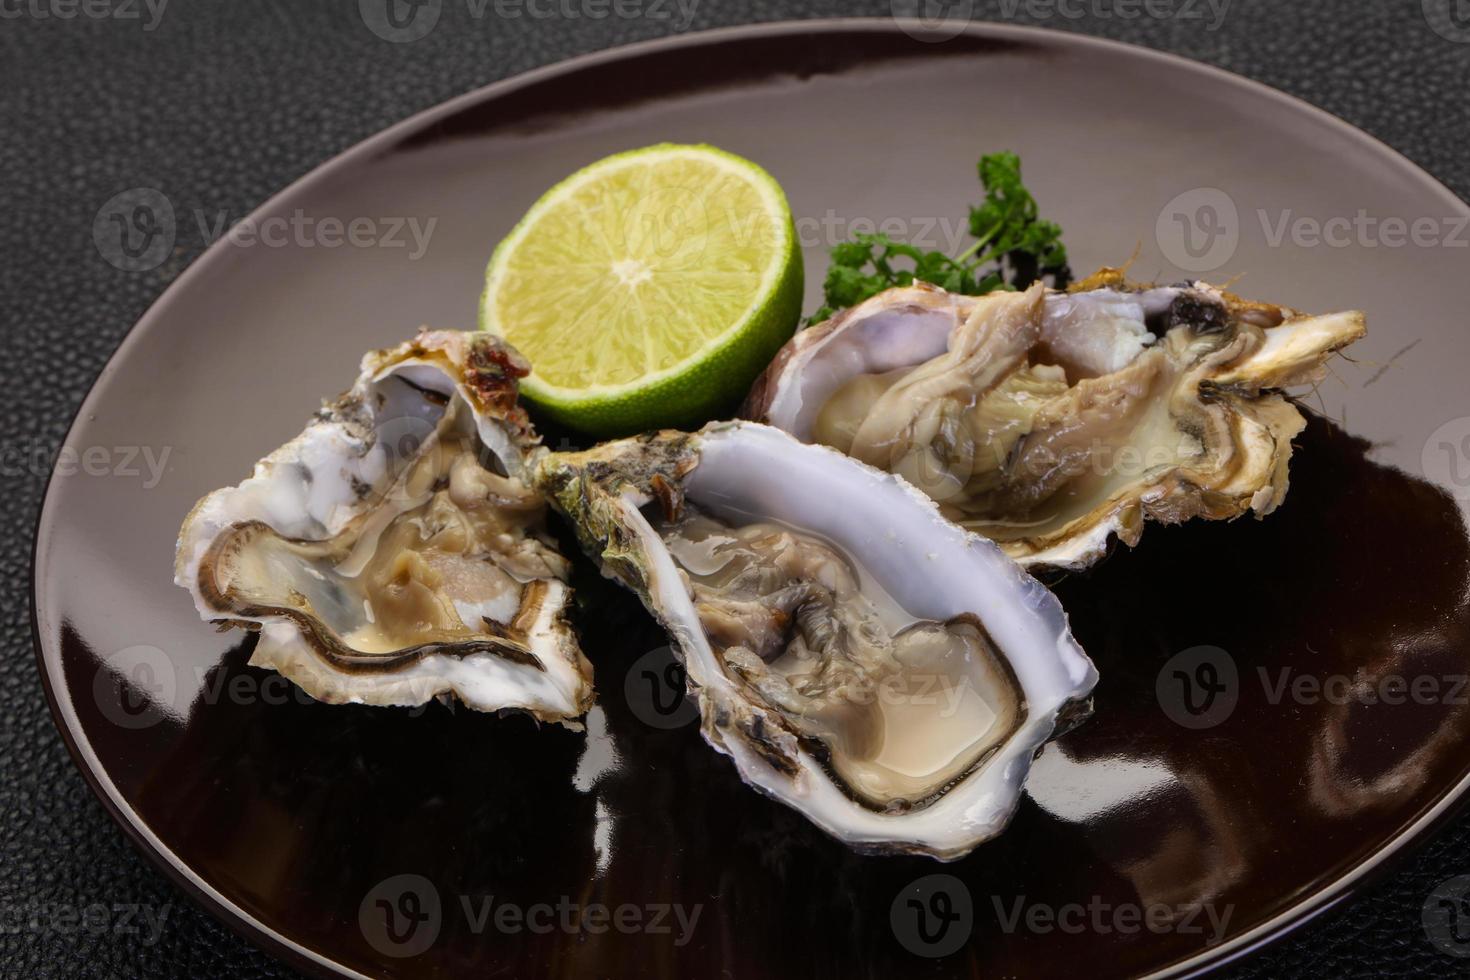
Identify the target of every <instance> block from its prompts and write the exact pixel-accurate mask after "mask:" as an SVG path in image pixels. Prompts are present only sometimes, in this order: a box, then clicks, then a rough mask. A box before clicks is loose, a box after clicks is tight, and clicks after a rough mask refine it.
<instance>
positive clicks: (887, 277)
mask: <svg viewBox="0 0 1470 980" xmlns="http://www.w3.org/2000/svg"><path fill="white" fill-rule="evenodd" d="M978 169H979V173H980V183H981V185H982V186H983V187H984V188H985V201H984V203H983V204H980V205H979V206H971V208H970V220H969V230H970V234H971V235H973V236H974V237H975V241H974V242H973V243H972V244H971V245H970V247H969V248H967V249H965V250H964V251H963V252H961V253H960V254H959V255H956V256H954V257H950V256H948V255H945V254H944V253H943V252H940V251H935V250H925V249H922V248H919V247H918V246H917V245H910V244H908V243H906V242H900V241H895V240H894V239H893V238H891V237H890V236H888V235H885V234H883V233H882V232H878V233H876V234H857V235H854V236H853V237H852V241H848V242H843V243H841V244H840V245H837V246H836V247H834V248H833V249H832V264H831V266H830V267H829V268H828V269H827V278H826V279H825V280H824V281H823V283H822V290H823V293H824V296H825V299H826V303H825V305H823V306H822V308H821V309H819V310H817V312H815V313H813V314H812V315H811V318H810V319H809V320H808V322H809V323H817V322H819V321H821V320H825V319H827V318H828V317H830V316H831V315H832V314H833V313H835V312H836V311H837V310H840V309H843V308H845V307H848V306H853V305H855V304H857V303H861V302H862V301H863V300H865V299H867V298H868V297H870V296H874V295H876V294H878V293H881V292H882V291H883V290H885V289H889V288H891V287H893V286H908V285H912V284H913V283H914V281H915V280H920V281H923V282H929V283H933V284H934V285H936V286H940V287H942V288H944V289H947V290H949V291H950V292H954V293H964V294H966V295H969V296H981V295H984V294H985V293H988V292H991V291H992V290H996V289H1015V288H1018V287H1021V286H1029V285H1030V284H1031V283H1032V282H1035V281H1036V279H1037V278H1038V277H1041V276H1048V277H1050V278H1051V279H1052V284H1053V285H1055V286H1058V287H1060V286H1064V285H1066V282H1067V279H1068V278H1069V277H1070V275H1071V270H1069V269H1068V268H1067V248H1066V246H1065V245H1063V244H1062V229H1061V226H1059V225H1058V224H1057V223H1056V222H1054V221H1047V220H1045V219H1043V218H1041V217H1040V216H1039V214H1038V210H1037V206H1036V198H1034V197H1032V196H1031V192H1030V191H1029V190H1027V189H1026V185H1025V184H1023V183H1022V182H1021V158H1020V157H1018V156H1016V154H1014V153H988V154H986V155H985V156H982V157H981V158H980V165H979V168H978Z"/></svg>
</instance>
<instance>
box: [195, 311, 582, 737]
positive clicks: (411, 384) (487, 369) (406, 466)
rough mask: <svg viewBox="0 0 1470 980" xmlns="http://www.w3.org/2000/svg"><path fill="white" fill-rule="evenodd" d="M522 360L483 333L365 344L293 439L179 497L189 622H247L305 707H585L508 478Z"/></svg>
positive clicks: (532, 527)
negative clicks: (378, 346)
mask: <svg viewBox="0 0 1470 980" xmlns="http://www.w3.org/2000/svg"><path fill="white" fill-rule="evenodd" d="M525 372H526V365H525V364H524V362H523V361H522V360H521V359H520V357H519V355H517V354H516V353H515V351H514V350H513V349H511V348H510V347H508V346H507V345H506V344H505V343H504V342H503V341H500V340H497V339H496V338H493V337H491V336H489V335H484V334H468V333H457V332H452V331H424V332H421V333H420V334H419V336H418V337H417V338H416V339H415V340H413V341H411V342H409V343H406V344H403V345H401V346H399V347H396V348H393V349H391V350H384V351H376V352H373V353H370V354H368V355H367V356H366V357H365V358H364V359H363V362H362V373H361V375H360V376H359V377H358V379H357V382H356V384H354V385H353V387H352V388H351V390H349V391H348V392H346V393H345V394H343V395H342V396H340V397H339V398H337V399H336V400H334V401H331V402H328V403H326V404H325V405H324V406H323V407H322V409H321V411H320V412H318V413H317V415H316V417H315V418H314V419H313V420H312V422H311V424H310V425H309V426H307V428H306V430H305V431H304V432H302V433H301V435H300V436H298V437H297V438H296V439H294V440H292V441H291V442H289V443H287V444H286V445H285V446H282V447H281V448H280V449H278V450H276V451H275V452H274V453H272V454H271V455H269V456H267V457H266V458H265V459H263V460H261V461H260V462H259V463H258V464H256V467H255V473H254V475H253V476H252V477H251V478H250V479H248V480H246V481H245V482H243V483H241V484H240V485H238V486H235V487H229V488H226V489H223V490H217V491H215V492H214V493H211V494H209V495H208V496H206V497H205V498H204V499H203V500H201V501H200V502H199V503H198V504H197V505H196V506H195V508H194V510H193V511H192V512H191V513H190V514H189V516H188V518H187V519H186V520H185V522H184V525H183V528H182V530H181V531H180V535H179V542H178V551H177V557H176V564H175V579H176V581H177V582H178V584H179V585H181V586H183V587H184V588H186V589H188V590H189V592H190V594H191V595H192V596H193V597H194V603H195V606H196V607H197V609H198V610H199V614H200V615H201V616H202V617H204V618H205V619H208V620H212V621H216V622H220V623H222V624H225V625H234V626H244V627H246V628H249V629H254V630H258V631H259V634H260V636H259V640H258V642H257V644H256V647H255V650H254V652H253V654H252V656H251V659H250V662H251V664H253V665H255V666H259V667H266V668H271V669H274V670H277V671H279V672H281V673H282V674H284V675H286V676H287V677H288V678H290V679H291V680H292V681H293V682H295V683H296V684H298V685H299V686H300V687H302V688H303V689H304V690H305V691H306V692H307V693H308V694H310V695H311V696H312V697H314V698H317V699H318V700H321V701H328V702H362V703H367V704H378V705H412V704H422V703H424V702H426V701H427V700H429V699H430V698H433V697H437V696H440V695H447V694H452V695H454V696H456V697H458V698H459V699H460V700H462V701H464V702H465V703H466V704H468V705H469V706H470V707H472V708H477V709H480V710H487V711H488V710H498V709H502V708H512V709H520V710H524V711H526V712H529V713H531V714H533V715H535V716H536V717H538V718H540V719H543V720H548V721H562V722H569V721H570V720H571V719H574V718H576V717H577V716H579V715H581V714H583V713H585V712H586V710H587V709H588V708H589V707H590V706H591V703H592V668H591V665H590V664H589V663H588V662H587V660H586V658H585V657H583V655H582V653H581V651H580V649H579V647H578V645H577V641H576V637H575V635H574V633H573V632H572V629H571V626H570V624H569V623H568V622H567V620H566V616H565V610H566V606H567V603H568V600H569V598H570V590H569V589H568V587H567V585H566V578H567V575H568V572H569V566H568V564H567V561H566V559H565V558H563V557H562V556H561V555H560V554H558V553H557V551H556V549H555V547H554V545H553V544H552V543H551V541H550V539H549V538H547V537H546V535H545V533H544V524H543V522H544V517H545V510H546V506H545V502H544V500H543V499H542V497H541V496H540V495H539V494H538V493H537V492H536V491H535V490H534V489H532V488H531V487H530V486H529V485H528V484H527V483H526V482H524V480H523V475H524V468H525V455H524V454H525V452H526V451H528V450H530V449H532V448H533V447H534V446H535V443H536V438H535V436H534V434H533V433H532V431H531V428H530V424H529V422H528V420H527V419H526V416H525V413H524V411H523V410H522V409H521V408H520V407H519V406H518V404H517V402H516V382H517V379H518V378H519V377H521V376H524V374H525Z"/></svg>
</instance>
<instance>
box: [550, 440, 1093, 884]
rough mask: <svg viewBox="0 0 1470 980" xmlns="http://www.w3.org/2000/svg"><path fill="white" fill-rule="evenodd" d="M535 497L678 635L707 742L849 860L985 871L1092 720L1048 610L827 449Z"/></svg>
mask: <svg viewBox="0 0 1470 980" xmlns="http://www.w3.org/2000/svg"><path fill="white" fill-rule="evenodd" d="M533 479H534V480H535V482H536V484H537V485H538V486H539V487H541V488H542V489H543V490H544V491H545V492H546V493H547V495H548V496H549V497H550V498H551V500H552V503H553V504H554V505H555V506H556V507H557V508H558V509H559V510H561V511H563V512H564V513H565V514H566V515H567V517H568V518H569V519H570V520H571V522H572V523H573V525H574V526H575V527H576V530H577V534H578V536H579V539H580V540H581V542H582V544H583V546H584V548H585V550H586V551H587V552H588V554H590V555H591V556H592V557H593V558H594V559H596V560H597V561H598V563H599V564H600V565H601V567H602V569H603V571H604V573H605V574H607V575H609V576H610V577H612V578H615V579H617V580H619V581H621V582H622V583H623V584H624V585H626V586H628V587H629V588H631V589H633V590H634V591H635V592H637V593H638V595H639V596H640V597H641V598H642V599H643V601H644V603H645V604H646V605H647V606H648V608H649V610H650V611H651V612H652V613H653V614H654V615H655V616H656V617H657V618H658V619H659V620H660V622H661V623H662V624H663V625H664V626H665V628H667V629H668V631H669V632H670V634H671V635H672V637H673V639H674V641H675V645H676V647H677V650H678V654H679V657H680V659H681V660H682V662H683V664H684V667H685V673H686V678H687V682H688V689H689V693H690V696H691V697H693V698H694V699H695V700H696V703H697V705H698V708H699V711H700V716H701V719H702V726H701V730H702V733H703V735H704V737H705V739H706V740H707V741H708V742H709V743H710V744H711V745H712V746H714V747H715V748H716V749H717V750H719V751H720V752H723V753H725V754H727V755H729V756H730V757H731V758H732V759H733V760H734V762H735V765H736V767H737V769H738V770H739V772H740V775H741V777H742V778H743V779H744V780H745V781H746V782H747V783H749V784H750V785H752V786H754V787H755V788H756V789H758V790H760V791H761V792H763V793H765V794H767V795H769V796H771V797H773V798H775V799H777V800H779V801H781V802H783V803H785V804H787V805H789V806H791V807H794V808H795V809H797V810H798V811H800V812H801V813H802V814H804V815H805V816H807V817H808V818H809V819H811V820H812V821H813V822H814V823H816V824H817V825H818V826H820V827H821V828H823V829H824V830H826V831H827V832H828V833H830V834H832V835H834V836H836V837H838V838H840V839H841V840H843V841H845V842H847V843H849V844H850V845H852V846H854V847H857V848H859V849H863V850H870V851H887V852H911V853H921V854H928V855H932V856H934V857H937V858H940V859H943V860H953V859H955V858H958V857H960V856H962V855H964V854H966V853H968V852H969V851H970V850H971V849H972V848H974V847H975V846H976V844H978V843H979V842H981V841H983V840H986V839H988V838H990V837H992V836H994V835H995V834H998V833H999V832H1000V831H1001V830H1002V829H1003V828H1004V826H1005V825H1006V823H1007V822H1008V821H1009V819H1010V816H1011V814H1012V813H1013V812H1014V810H1015V808H1016V805H1017V802H1018V800H1019V798H1020V793H1021V784H1022V782H1023V780H1024V779H1025V776H1026V773H1027V771H1028V770H1029V767H1030V764H1031V760H1032V758H1033V756H1034V755H1035V754H1036V753H1037V752H1038V751H1039V749H1040V748H1041V747H1042V745H1043V744H1044V743H1045V742H1046V741H1047V740H1048V739H1050V738H1052V737H1054V736H1055V735H1056V734H1058V733H1059V731H1060V730H1062V729H1063V728H1065V727H1068V726H1070V725H1071V724H1074V723H1075V722H1077V721H1079V720H1080V719H1081V718H1082V717H1084V716H1085V715H1086V713H1087V711H1088V710H1089V708H1090V702H1089V700H1088V697H1089V693H1090V691H1091V689H1092V687H1093V685H1094V684H1095V683H1096V680H1097V674H1096V671H1095V670H1094V668H1093V666H1092V663H1091V662H1090V661H1089V660H1088V659H1087V657H1086V655H1085V654H1084V653H1083V652H1082V650H1081V649H1080V647H1078V645H1077V644H1076V642H1075V641H1074V640H1073V639H1072V637H1071V634H1070V632H1069V631H1068V628H1067V621H1066V616H1065V614H1064V613H1063V611H1062V608H1061V605H1060V604H1059V603H1058V601H1057V600H1056V598H1055V597H1054V596H1052V595H1051V593H1050V592H1048V591H1047V590H1046V589H1045V588H1043V587H1042V586H1041V585H1040V583H1038V582H1037V581H1036V580H1035V579H1033V578H1031V577H1030V576H1029V575H1027V574H1026V573H1025V572H1024V571H1023V570H1022V569H1021V568H1020V567H1019V566H1018V565H1016V564H1015V563H1014V562H1012V561H1011V560H1009V559H1008V558H1006V557H1005V555H1004V554H1002V553H1001V551H1000V550H999V549H998V548H997V547H996V546H995V545H994V544H992V543H991V542H989V541H986V540H985V539H983V538H980V537H977V536H975V535H973V534H970V533H968V532H965V531H964V530H962V529H960V528H959V527H957V526H955V525H954V524H952V523H950V522H948V521H946V520H944V519H943V518H942V517H941V516H940V514H939V512H938V511H937V509H936V508H935V506H934V504H933V503H932V502H931V501H929V500H928V499H926V498H925V497H924V496H923V495H921V494H919V493H917V492H916V491H914V490H913V489H912V488H911V487H909V486H907V485H906V484H904V483H903V482H902V481H900V480H897V479H895V478H894V477H892V476H890V475H888V474H884V473H881V472H879V471H877V470H875V469H873V468H871V467H868V466H865V465H863V464H861V463H859V462H857V461H856V460H853V459H851V458H848V457H845V456H842V455H840V454H838V453H836V452H833V451H832V450H830V449H826V448H823V447H820V446H812V445H806V444H803V443H801V442H798V441H797V440H795V439H793V438H792V437H790V436H789V435H787V434H785V433H782V432H780V431H779V430H776V429H773V428H771V427H769V426H764V425H757V424H754V423H749V422H735V423H715V424H712V425H711V426H707V427H706V428H705V429H703V430H701V431H700V432H698V433H694V434H686V433H678V432H662V433H657V434H652V435H647V436H642V437H638V438H634V439H625V440H621V441H618V442H612V443H606V444H604V445H601V446H598V447H596V448H594V449H591V450H588V451H586V452H581V453H551V454H547V455H545V456H542V457H540V458H539V459H538V460H537V462H536V463H535V469H534V477H533Z"/></svg>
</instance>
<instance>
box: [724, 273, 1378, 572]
mask: <svg viewBox="0 0 1470 980" xmlns="http://www.w3.org/2000/svg"><path fill="white" fill-rule="evenodd" d="M1364 331H1365V326H1364V320H1363V315H1362V314H1361V313H1357V312H1344V313H1334V314H1328V315H1325V316H1308V315H1305V314H1301V313H1298V312H1296V311H1294V310H1290V309H1287V308H1285V307H1279V306H1273V305H1269V304H1264V303H1254V302H1249V301H1246V300H1242V299H1240V298H1239V297H1236V296H1233V295H1231V294H1230V293H1227V292H1224V291H1222V290H1220V289H1218V288H1216V287H1214V286H1210V285H1208V284H1205V283H1201V282H1193V283H1184V284H1180V285H1175V286H1139V285H1134V284H1131V283H1129V282H1128V281H1127V280H1126V279H1125V278H1124V277H1123V274H1122V273H1121V272H1120V271H1118V270H1113V269H1105V270H1103V271H1102V272H1100V273H1098V274H1097V275H1095V276H1093V277H1091V278H1090V279H1088V280H1086V281H1085V282H1082V283H1078V284H1077V285H1076V286H1075V287H1073V289H1072V290H1071V291H1068V292H1058V291H1055V290H1048V289H1045V288H1044V287H1042V286H1041V285H1039V284H1038V285H1036V286H1033V287H1031V288H1030V289H1028V290H1026V291H1024V292H1013V293H1005V292H1000V293H991V294H989V295H987V296H982V297H971V296H961V295H956V294H952V293H948V292H945V291H944V290H941V289H938V288H937V287H933V286H928V285H926V284H917V285H914V286H911V287H903V288H896V289H890V290H887V291H886V292H883V293H880V294H879V295H877V296H874V297H873V298H871V299H869V300H867V301H865V302H863V303H861V304H859V305H858V306H855V307H852V308H851V309H848V310H845V311H843V312H841V313H839V314H837V315H836V316H834V317H832V318H831V319H830V320H827V321H826V322H824V323H821V324H818V325H816V326H813V327H811V328H810V329H808V330H804V331H802V332H800V333H798V334H797V335H796V336H795V337H794V338H793V339H792V340H791V341H790V342H789V343H788V344H787V345H786V347H785V348H784V349H783V350H782V351H781V353H780V354H778V355H777V357H776V359H775V360H774V361H773V362H772V364H771V366H770V367H769V368H768V369H767V371H766V373H765V374H764V375H763V376H762V377H761V378H760V379H759V380H758V381H757V382H756V385H755V387H754V388H753V389H752V390H751V393H750V395H749V397H748V398H747V400H746V404H745V406H744V409H743V411H742V414H743V415H744V416H745V417H747V418H751V419H755V420H757V421H761V422H767V423H769V424H771V425H774V426H776V427H778V428H781V429H784V430H786V431H787V432H790V433H792V434H793V435H795V436H797V437H798V438H799V439H801V440H803V441H806V442H818V443H822V444H825V445H829V446H832V447H835V448H837V449H839V450H841V451H843V452H845V453H848V454H850V455H852V456H854V457H856V458H857V459H860V460H862V461H864V462H866V463H869V464H870V465H873V466H876V467H878V468H879V469H883V470H887V471H889V472H892V473H897V474H899V475H901V476H903V477H904V478H905V479H906V480H908V481H909V482H910V483H912V484H913V485H914V486H916V487H918V488H919V489H920V490H923V491H924V492H925V493H926V494H928V495H929V496H930V497H932V498H933V499H934V500H935V501H936V502H938V503H939V505H940V508H941V510H942V511H943V512H944V514H945V515H946V516H947V517H949V518H950V519H952V520H954V521H956V522H958V523H960V524H962V525H963V526H965V527H966V528H969V529H971V530H974V531H976V532H978V533H980V534H983V535H985V536H986V537H989V538H991V539H992V540H995V541H997V542H999V543H1000V545H1001V547H1002V548H1003V549H1004V550H1005V551H1006V553H1007V554H1009V555H1010V556H1012V557H1013V558H1015V559H1016V560H1018V561H1020V562H1021V563H1023V564H1025V565H1050V566H1059V567H1071V568H1075V567H1081V566H1085V565H1087V564H1090V563H1091V562H1093V561H1095V560H1096V559H1097V558H1099V557H1100V556H1101V555H1102V554H1103V553H1104V552H1105V550H1106V548H1107V544H1108V539H1109V537H1110V536H1112V535H1117V536H1118V538H1120V539H1121V540H1122V541H1124V542H1125V543H1127V544H1129V545H1133V544H1136V543H1137V542H1138V539H1139V535H1140V534H1141V533H1142V530H1143V523H1144V521H1145V520H1157V521H1164V522H1169V523H1176V522H1180V521H1184V520H1187V519H1189V518H1191V517H1205V518H1214V519H1221V518H1233V517H1237V516H1239V515H1241V514H1244V513H1246V512H1249V511H1254V512H1255V514H1256V515H1257V516H1265V515H1266V514H1269V513H1270V512H1271V511H1272V510H1274V509H1275V508H1276V507H1277V506H1278V505H1279V504H1280V503H1281V501H1282V499H1283V498H1284V497H1285V495H1286V489H1287V461H1288V459H1289V458H1290V456H1291V440H1292V437H1293V436H1295V435H1296V434H1297V433H1298V432H1300V431H1301V429H1302V426H1303V425H1304V424H1305V421H1304V419H1303V418H1302V415H1301V412H1300V411H1299V410H1298V408H1297V407H1296V406H1295V405H1294V404H1293V403H1292V402H1291V401H1289V400H1288V399H1287V398H1286V397H1285V395H1284V394H1283V393H1282V389H1285V388H1288V387H1293V386H1300V385H1309V384H1313V383H1316V382H1317V381H1319V380H1320V379H1321V378H1322V377H1323V376H1324V374H1325V372H1326V364H1325V362H1326V359H1327V357H1328V356H1329V355H1330V354H1331V353H1333V352H1334V351H1337V350H1339V349H1341V348H1342V347H1344V346H1346V345H1347V344H1350V343H1352V342H1353V341H1355V340H1357V339H1358V338H1359V337H1361V336H1363V334H1364Z"/></svg>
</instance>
